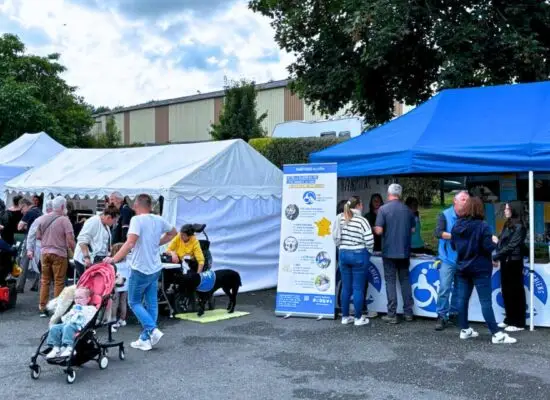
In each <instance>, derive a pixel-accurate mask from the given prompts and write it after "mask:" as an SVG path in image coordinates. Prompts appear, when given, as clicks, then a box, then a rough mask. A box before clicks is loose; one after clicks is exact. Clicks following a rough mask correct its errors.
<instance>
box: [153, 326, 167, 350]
mask: <svg viewBox="0 0 550 400" xmlns="http://www.w3.org/2000/svg"><path fill="white" fill-rule="evenodd" d="M163 336H164V333H162V332H161V331H160V329H158V328H155V329H153V332H152V333H151V345H153V346H156V345H157V344H158V342H159V340H160V339H161V338H162V337H163Z"/></svg>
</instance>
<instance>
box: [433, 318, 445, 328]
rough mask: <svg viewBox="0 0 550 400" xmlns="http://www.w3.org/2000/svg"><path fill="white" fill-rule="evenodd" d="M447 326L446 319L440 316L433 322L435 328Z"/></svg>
mask: <svg viewBox="0 0 550 400" xmlns="http://www.w3.org/2000/svg"><path fill="white" fill-rule="evenodd" d="M446 327H447V321H445V320H444V319H443V318H441V317H437V322H436V323H435V330H436V331H442V330H444V329H445V328H446Z"/></svg>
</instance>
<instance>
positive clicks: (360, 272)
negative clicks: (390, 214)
mask: <svg viewBox="0 0 550 400" xmlns="http://www.w3.org/2000/svg"><path fill="white" fill-rule="evenodd" d="M362 209H363V203H362V202H361V199H360V198H359V196H352V197H351V198H350V199H349V200H348V201H347V202H346V204H345V205H344V212H343V213H342V214H340V216H339V221H338V223H339V228H340V229H339V231H340V234H339V238H338V245H339V258H338V259H339V267H340V274H341V277H342V297H341V303H342V324H343V325H348V324H351V323H353V324H354V325H355V326H362V325H367V324H368V323H369V319H368V318H367V317H366V316H363V315H362V312H363V304H364V301H365V283H366V281H367V266H368V263H369V260H370V254H371V252H372V248H373V245H374V238H373V234H372V229H371V227H370V225H369V222H368V221H367V220H366V219H365V218H364V217H362V216H361V211H362ZM352 294H353V308H354V311H355V318H354V317H350V315H349V304H350V300H351V296H352Z"/></svg>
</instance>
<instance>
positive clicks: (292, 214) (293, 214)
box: [285, 204, 300, 221]
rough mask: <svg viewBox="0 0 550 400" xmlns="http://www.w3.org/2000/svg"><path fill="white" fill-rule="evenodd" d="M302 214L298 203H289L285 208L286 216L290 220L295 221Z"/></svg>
mask: <svg viewBox="0 0 550 400" xmlns="http://www.w3.org/2000/svg"><path fill="white" fill-rule="evenodd" d="M298 215H300V209H299V208H298V206H297V205H296V204H289V205H288V206H286V208H285V216H286V218H287V219H288V220H290V221H294V220H295V219H296V218H298Z"/></svg>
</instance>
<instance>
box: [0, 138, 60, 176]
mask: <svg viewBox="0 0 550 400" xmlns="http://www.w3.org/2000/svg"><path fill="white" fill-rule="evenodd" d="M63 150H65V147H63V146H62V145H61V144H59V143H57V142H56V141H55V140H53V139H52V138H51V137H50V136H48V134H47V133H45V132H39V133H25V134H23V135H22V136H20V137H19V138H17V139H16V140H14V141H13V142H11V143H9V144H7V145H6V146H4V147H2V148H1V149H0V166H2V167H7V168H25V169H26V168H32V167H35V166H37V165H41V164H43V163H45V162H46V161H48V160H49V159H51V158H52V157H54V156H55V155H57V154H59V153H60V152H62V151H63Z"/></svg>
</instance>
